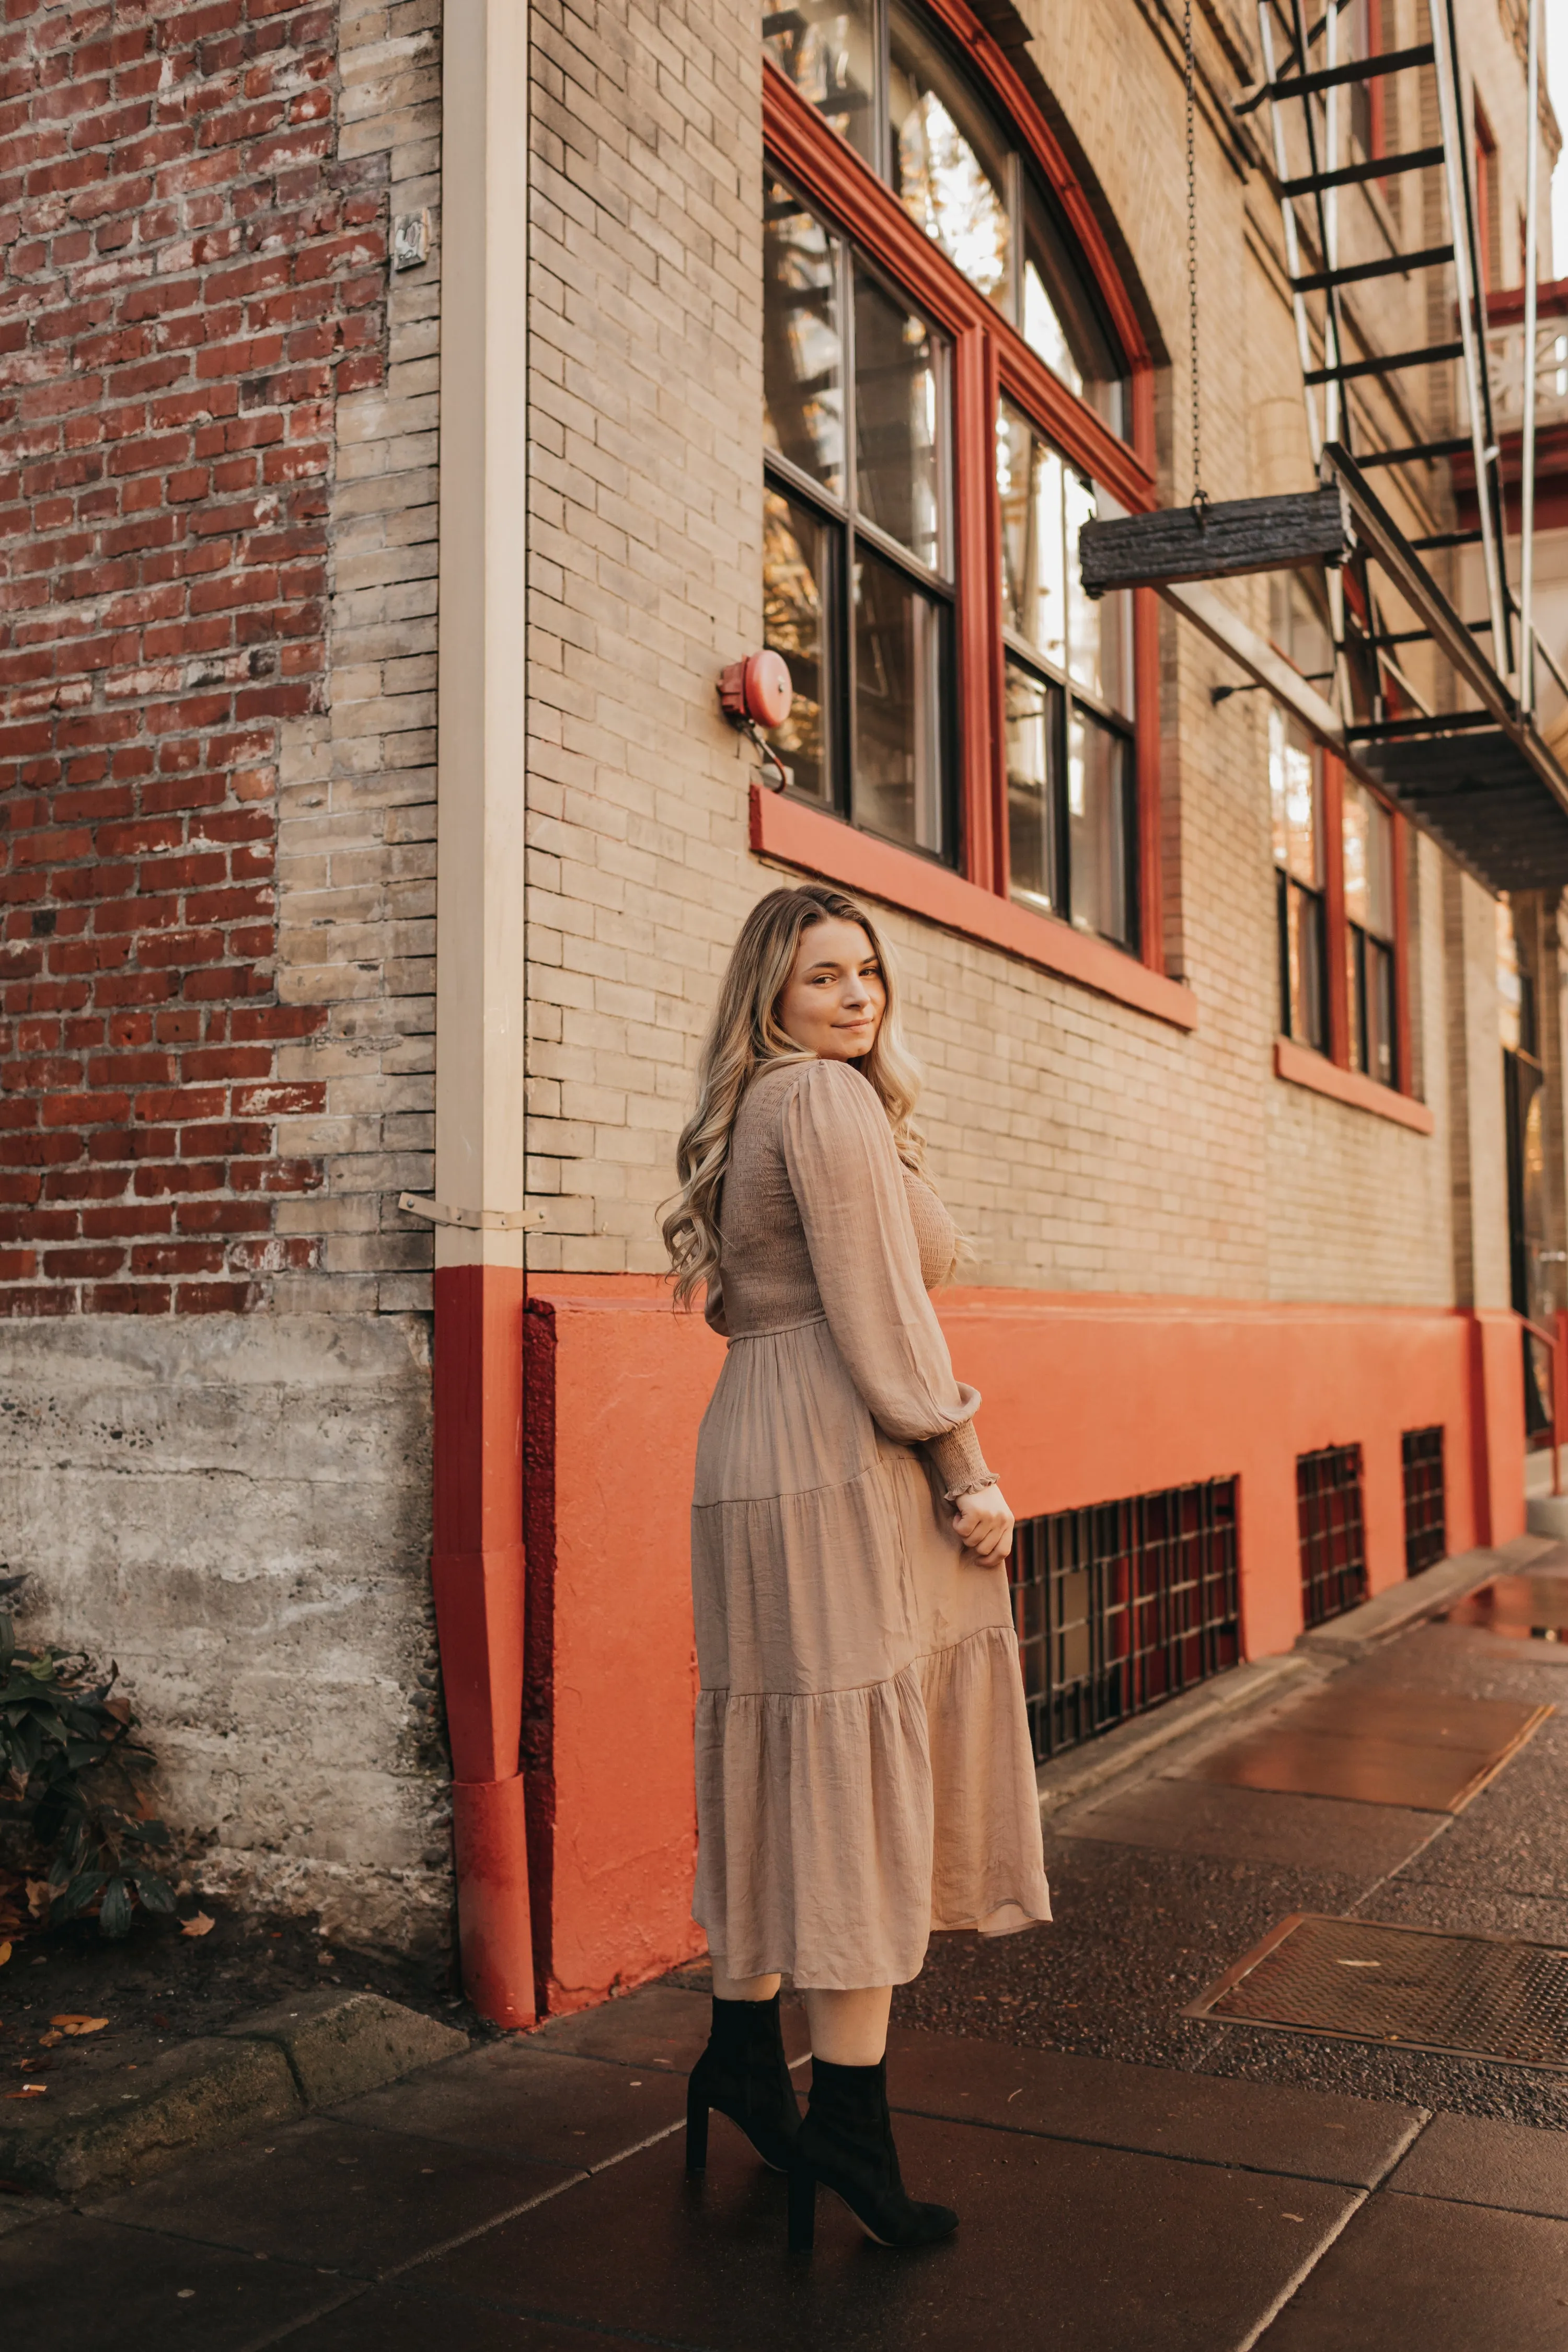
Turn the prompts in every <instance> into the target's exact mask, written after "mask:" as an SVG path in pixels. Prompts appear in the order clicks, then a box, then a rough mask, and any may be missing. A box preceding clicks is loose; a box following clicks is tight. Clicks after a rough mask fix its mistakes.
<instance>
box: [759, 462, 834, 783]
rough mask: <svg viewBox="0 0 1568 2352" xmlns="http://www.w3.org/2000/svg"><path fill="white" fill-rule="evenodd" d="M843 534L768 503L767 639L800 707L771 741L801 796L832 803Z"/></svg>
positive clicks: (802, 511) (793, 506)
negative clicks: (835, 613)
mask: <svg viewBox="0 0 1568 2352" xmlns="http://www.w3.org/2000/svg"><path fill="white" fill-rule="evenodd" d="M837 536H838V534H837V531H836V530H834V529H833V527H832V525H831V524H830V523H825V522H823V521H821V520H819V519H818V518H817V517H816V515H814V514H813V513H812V511H811V509H810V508H809V507H805V506H802V505H801V504H800V503H799V502H798V500H796V499H786V498H784V496H783V495H782V493H781V492H779V491H778V490H776V489H773V488H769V489H768V490H767V491H765V492H764V494H763V637H764V641H765V642H766V643H767V644H768V645H769V646H772V648H773V651H774V652H775V653H780V654H783V656H784V660H785V661H786V663H787V664H788V665H789V674H790V679H791V682H792V684H793V685H794V687H795V703H794V706H793V708H792V709H791V711H790V714H789V717H788V718H787V719H785V720H784V725H783V726H782V727H775V728H774V729H773V732H772V734H771V735H770V736H769V738H768V740H769V741H770V742H771V743H772V745H773V750H774V751H776V752H777V753H778V755H779V757H780V759H781V760H782V761H784V765H785V767H787V768H788V769H789V771H790V780H791V782H792V783H793V785H794V787H795V791H796V792H799V793H810V795H811V797H812V798H813V799H814V800H819V801H826V802H831V800H832V797H833V791H832V783H833V779H832V759H831V719H830V712H831V709H832V688H831V669H832V625H833V624H832V601H833V576H834V569H835V564H834V557H835V541H837Z"/></svg>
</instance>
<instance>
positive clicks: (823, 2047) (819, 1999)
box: [803, 1985, 893, 2066]
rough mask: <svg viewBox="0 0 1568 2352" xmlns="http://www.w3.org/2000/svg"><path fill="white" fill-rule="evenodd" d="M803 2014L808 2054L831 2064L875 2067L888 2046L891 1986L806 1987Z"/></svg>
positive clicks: (891, 1997)
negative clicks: (824, 1989) (847, 1989)
mask: <svg viewBox="0 0 1568 2352" xmlns="http://www.w3.org/2000/svg"><path fill="white" fill-rule="evenodd" d="M803 1990H805V2014H806V2018H807V2020H808V2021H809V2023H810V2026H811V2054H812V2056H813V2057H814V2058H821V2059H824V2060H826V2063H827V2064H828V2065H830V2066H875V2065H877V2064H879V2063H880V2060H881V2058H882V2055H883V2053H884V2052H885V2051H886V2049H887V2047H888V2011H889V2009H890V2008H891V2007H892V2002H893V1988H892V1986H891V1985H864V1986H860V1987H858V1989H857V1990H855V1991H853V1992H813V1991H811V1990H808V1989H806V1988H803Z"/></svg>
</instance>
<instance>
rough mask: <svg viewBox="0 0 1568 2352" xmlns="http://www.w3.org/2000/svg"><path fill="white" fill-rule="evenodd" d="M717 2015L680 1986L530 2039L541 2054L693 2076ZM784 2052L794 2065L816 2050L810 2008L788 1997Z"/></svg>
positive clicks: (704, 1999) (583, 2015) (581, 2016)
mask: <svg viewBox="0 0 1568 2352" xmlns="http://www.w3.org/2000/svg"><path fill="white" fill-rule="evenodd" d="M711 2015H712V2011H711V2010H710V2007H709V1996H708V1994H707V1993H706V1992H700V1991H697V1990H691V1991H688V1990H685V1989H684V1988H683V1987H680V1986H679V1985H668V1984H656V1985H646V1986H645V1987H644V1988H643V1990H641V1991H640V1992H638V1993H634V1994H631V1995H624V1996H623V1997H622V1998H621V1999H620V2000H607V2001H605V2003H604V2004H603V2006H602V2007H601V2008H598V2009H583V2010H579V2011H577V2012H576V2013H575V2015H574V2016H571V2017H563V2018H559V2019H555V2020H552V2022H551V2023H550V2024H548V2025H542V2026H541V2027H540V2028H539V2030H538V2032H537V2033H535V2034H533V2035H531V2037H530V2039H531V2042H533V2043H534V2045H535V2046H537V2047H538V2048H539V2049H541V2050H563V2051H568V2052H570V2053H572V2055H573V2056H574V2057H579V2058H607V2059H610V2060H613V2061H614V2062H615V2063H616V2064H617V2065H622V2066H668V2067H674V2068H675V2069H676V2071H677V2072H678V2073H679V2074H689V2073H690V2072H691V2069H692V2067H693V2066H695V2065H696V2063H697V2061H698V2059H699V2058H700V2056H701V2055H702V2051H703V2048H704V2045H705V2044H706V2042H707V2040H708V2026H709V2021H710V2017H711ZM810 2047H811V2043H810V2040H809V2038H808V2036H807V2033H806V2030H805V2002H804V2001H802V2000H797V1999H792V1998H791V1997H790V1996H789V1995H787V1994H786V1996H785V1998H784V2049H785V2051H786V2052H787V2053H788V2055H789V2059H790V2063H792V2064H793V2063H795V2060H796V2059H798V2058H802V2057H804V2056H805V2053H806V2051H807V2050H809V2048H810Z"/></svg>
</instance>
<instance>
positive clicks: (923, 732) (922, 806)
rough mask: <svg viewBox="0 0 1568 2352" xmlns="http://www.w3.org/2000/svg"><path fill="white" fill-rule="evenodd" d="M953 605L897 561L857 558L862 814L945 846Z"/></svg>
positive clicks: (874, 823)
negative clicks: (946, 706) (945, 737)
mask: <svg viewBox="0 0 1568 2352" xmlns="http://www.w3.org/2000/svg"><path fill="white" fill-rule="evenodd" d="M946 619H947V616H946V614H945V611H944V610H943V608H942V606H941V605H939V604H934V603H933V602H932V601H931V598H930V597H929V596H922V595H921V592H920V590H919V589H918V588H916V587H915V586H914V585H913V583H911V582H910V581H908V580H906V579H905V578H904V577H903V575H902V573H901V572H895V571H894V569H893V567H892V565H891V564H890V563H882V562H878V560H877V558H876V557H875V556H872V555H868V554H867V553H866V552H865V551H861V552H860V555H859V557H858V561H857V563H856V566H855V786H854V808H853V812H852V813H853V815H854V819H855V822H856V824H864V825H867V826H868V827H869V828H870V830H871V831H872V832H873V833H880V834H885V835H887V836H888V838H889V840H890V841H901V842H905V843H907V844H908V845H910V847H911V848H915V849H929V850H931V851H932V852H933V853H934V854H936V855H938V856H940V855H941V854H942V851H943V850H944V849H945V847H946V841H945V838H944V835H945V825H944V823H943V815H944V811H943V801H944V798H945V794H944V792H943V770H944V767H945V764H946V762H945V759H944V754H943V744H942V701H943V693H942V673H943V669H944V667H945V661H944V652H945V648H944V645H943V639H944V637H945V635H946Z"/></svg>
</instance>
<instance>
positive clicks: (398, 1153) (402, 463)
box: [274, 0, 441, 1315]
mask: <svg viewBox="0 0 1568 2352" xmlns="http://www.w3.org/2000/svg"><path fill="white" fill-rule="evenodd" d="M440 21H441V5H440V0H390V5H380V6H365V5H358V0H345V5H344V6H343V12H342V31H341V51H340V68H341V72H342V82H343V101H342V119H343V134H342V135H343V147H344V151H345V152H346V153H349V154H355V155H366V154H384V156H385V157H386V159H387V171H388V175H389V185H388V194H387V204H388V211H389V215H390V218H391V220H394V221H395V220H396V218H397V217H398V215H400V214H405V213H416V212H418V211H420V210H421V209H422V208H425V207H428V208H429V210H430V213H431V216H432V222H433V226H434V236H433V239H432V243H431V248H430V256H429V258H428V260H427V261H426V262H425V264H424V265H423V266H422V267H420V268H413V269H408V270H395V271H394V272H393V273H392V276H391V278H390V281H389V286H388V296H387V301H388V325H389V332H390V342H391V348H390V353H389V364H388V369H387V377H386V382H385V384H384V387H382V388H380V389H378V390H376V391H374V392H364V393H358V394H351V395H349V396H348V397H346V398H345V399H343V400H342V401H341V402H340V403H339V405H338V433H337V447H336V452H335V467H334V476H333V480H332V484H331V525H330V538H331V567H332V601H331V692H330V703H329V708H328V709H327V710H326V711H325V712H324V713H322V714H321V716H320V717H317V718H312V719H308V720H304V721H301V722H299V723H298V724H296V725H295V726H294V727H293V728H292V729H291V730H289V741H288V743H287V746H286V751H285V759H284V768H283V775H282V780H281V784H282V788H281V793H280V808H279V861H278V881H279V949H278V982H279V994H280V996H281V997H282V998H283V1000H284V1002H285V1003H298V1004H309V1005H324V1006H326V1007H327V1008H328V1018H327V1021H326V1024H325V1025H324V1027H323V1028H322V1029H321V1030H320V1031H319V1032H318V1033H317V1034H314V1035H312V1036H310V1037H309V1038H307V1039H305V1040H303V1041H301V1042H300V1044H299V1045H294V1046H291V1047H289V1048H287V1049H286V1050H285V1052H284V1054H283V1055H282V1056H281V1061H282V1070H281V1075H282V1076H285V1077H293V1078H299V1079H317V1080H323V1081H324V1082H325V1086H326V1107H325V1108H324V1110H323V1111H321V1113H320V1114H318V1115H316V1116H313V1117H309V1118H299V1119H295V1120H293V1121H288V1120H285V1121H284V1122H282V1123H281V1124H280V1127H279V1140H278V1150H279V1152H282V1153H298V1154H300V1155H302V1156H304V1155H308V1156H311V1157H315V1156H317V1155H320V1156H321V1158H322V1159H323V1160H324V1162H325V1182H324V1184H323V1186H322V1187H321V1189H320V1190H319V1191H317V1192H310V1193H306V1194H304V1195H302V1196H300V1198H298V1199H296V1200H290V1201H287V1202H283V1203H282V1204H281V1205H280V1208H279V1232H280V1233H282V1234H290V1235H304V1236H308V1237H309V1238H310V1239H311V1240H312V1241H314V1242H315V1244H316V1245H317V1248H316V1256H317V1264H316V1265H315V1267H314V1268H313V1269H312V1270H310V1271H308V1272H302V1273H299V1274H293V1275H288V1276H280V1277H279V1280H278V1282H277V1284H276V1286H275V1289H274V1301H275V1304H276V1306H277V1307H278V1309H279V1311H280V1312H283V1313H289V1312H295V1313H313V1314H318V1315H319V1314H353V1313H360V1312H366V1313H378V1312H379V1313H388V1312H395V1311H399V1310H409V1309H418V1308H423V1307H427V1306H428V1305H429V1295H430V1278H429V1272H428V1268H429V1265H430V1256H431V1251H430V1236H429V1231H428V1228H427V1227H425V1226H422V1225H419V1224H416V1222H415V1221H414V1220H413V1219H412V1218H408V1217H405V1216H404V1215H403V1214H402V1213H400V1211H399V1210H398V1208H397V1205H396V1196H397V1193H398V1191H399V1190H400V1189H407V1190H409V1191H413V1192H428V1191H429V1189H430V1180H431V1167H432V1157H431V1155H432V1151H433V1146H434V1139H433V1133H432V1119H433V1092H434V1083H435V1082H434V1066H435V1056H434V1026H435V1021H434V1005H435V996H434V989H435V951H436V941H435V894H436V880H435V877H436V768H435V759H436V550H437V512H438V507H437V478H436V457H437V451H436V441H437V397H438V383H437V372H438V366H439V352H438V341H439V336H438V329H439V314H440V281H441V258H440V254H441V248H440V209H439V207H440V177H439V172H440V153H439V127H440V48H439V41H440Z"/></svg>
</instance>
